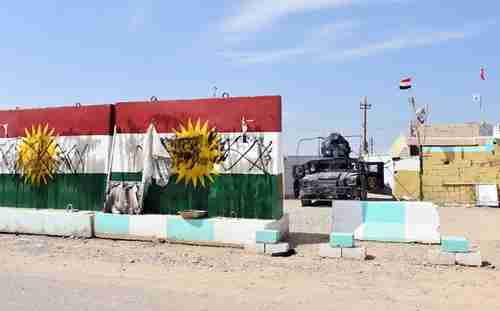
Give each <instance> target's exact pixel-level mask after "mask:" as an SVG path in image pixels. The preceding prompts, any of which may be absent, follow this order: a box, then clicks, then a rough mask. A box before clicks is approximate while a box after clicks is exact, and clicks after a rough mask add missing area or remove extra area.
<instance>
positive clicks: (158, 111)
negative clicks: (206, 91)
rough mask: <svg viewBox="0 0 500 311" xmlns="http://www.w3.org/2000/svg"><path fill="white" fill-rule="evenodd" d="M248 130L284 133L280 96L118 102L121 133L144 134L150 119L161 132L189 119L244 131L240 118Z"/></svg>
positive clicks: (117, 111) (226, 129)
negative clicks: (243, 119)
mask: <svg viewBox="0 0 500 311" xmlns="http://www.w3.org/2000/svg"><path fill="white" fill-rule="evenodd" d="M242 118H245V119H246V120H253V122H248V131H249V132H281V97H280V96H259V97H230V98H210V99H194V100H167V101H157V102H123V103H117V104H116V125H117V127H118V132H119V133H144V132H146V130H147V128H148V126H149V124H150V123H151V121H153V122H154V124H155V126H156V129H157V131H158V132H160V133H169V132H172V128H178V127H179V124H184V123H185V122H187V120H188V119H191V120H193V121H196V120H198V119H200V120H201V121H202V122H205V121H208V123H209V126H210V127H216V128H217V130H218V131H219V132H241V120H242Z"/></svg>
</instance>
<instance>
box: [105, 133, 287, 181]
mask: <svg viewBox="0 0 500 311" xmlns="http://www.w3.org/2000/svg"><path fill="white" fill-rule="evenodd" d="M241 135H242V133H221V136H222V139H223V140H226V139H228V140H229V142H230V143H232V144H231V152H230V153H229V157H228V158H227V159H226V161H225V162H224V163H223V164H222V165H220V166H219V167H218V169H219V172H220V173H221V174H264V173H265V172H267V173H269V174H272V175H278V174H281V173H282V172H283V159H282V151H281V150H282V148H281V143H282V142H281V133H279V132H251V133H247V137H248V140H247V142H246V143H244V142H243V140H242V137H241ZM160 136H161V137H162V138H163V137H172V136H173V134H171V133H168V134H166V133H163V134H160ZM144 137H145V134H143V133H133V134H117V136H116V138H115V139H116V142H115V149H114V150H113V169H112V171H113V172H123V173H133V172H140V171H142V144H143V142H142V141H143V139H144ZM256 141H257V142H256ZM254 163H255V164H256V165H255V164H254Z"/></svg>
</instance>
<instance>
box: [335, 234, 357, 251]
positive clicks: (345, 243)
mask: <svg viewBox="0 0 500 311" xmlns="http://www.w3.org/2000/svg"><path fill="white" fill-rule="evenodd" d="M330 246H331V247H354V234H353V233H343V232H332V233H330Z"/></svg>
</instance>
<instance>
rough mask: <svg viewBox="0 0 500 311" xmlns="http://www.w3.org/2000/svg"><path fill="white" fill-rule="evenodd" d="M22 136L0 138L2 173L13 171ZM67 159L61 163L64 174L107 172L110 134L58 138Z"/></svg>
mask: <svg viewBox="0 0 500 311" xmlns="http://www.w3.org/2000/svg"><path fill="white" fill-rule="evenodd" d="M20 141H21V138H0V174H10V173H13V169H14V163H15V161H16V157H17V150H16V149H17V148H16V146H17V143H18V142H20ZM56 141H57V143H58V144H59V146H60V148H61V150H62V151H63V152H62V153H61V157H62V158H64V159H65V161H64V164H61V165H60V172H59V173H62V174H68V173H75V172H76V173H87V174H103V173H106V172H107V165H108V163H107V162H108V158H107V153H108V150H109V146H110V143H111V136H108V135H80V136H60V137H57V139H56Z"/></svg>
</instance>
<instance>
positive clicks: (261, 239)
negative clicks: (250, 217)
mask: <svg viewBox="0 0 500 311" xmlns="http://www.w3.org/2000/svg"><path fill="white" fill-rule="evenodd" d="M279 240H280V232H279V231H278V230H259V231H257V232H255V241H256V242H257V243H266V244H272V243H278V241H279Z"/></svg>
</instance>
